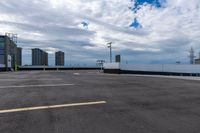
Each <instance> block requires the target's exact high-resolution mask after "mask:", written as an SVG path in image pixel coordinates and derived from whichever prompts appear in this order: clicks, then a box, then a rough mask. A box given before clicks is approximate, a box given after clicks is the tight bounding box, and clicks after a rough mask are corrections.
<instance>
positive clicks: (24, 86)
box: [0, 70, 200, 133]
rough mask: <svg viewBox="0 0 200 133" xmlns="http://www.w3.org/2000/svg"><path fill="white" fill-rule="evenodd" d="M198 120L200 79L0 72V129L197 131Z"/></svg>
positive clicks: (45, 132)
mask: <svg viewBox="0 0 200 133" xmlns="http://www.w3.org/2000/svg"><path fill="white" fill-rule="evenodd" d="M199 125H200V81H198V80H187V79H177V78H161V77H159V76H157V77H156V76H155V77H151V76H138V75H135V76H134V75H131V76H130V75H113V74H103V73H100V72H98V71H89V70H88V71H22V72H8V73H7V72H5V73H4V72H3V73H0V133H199V132H200V126H199Z"/></svg>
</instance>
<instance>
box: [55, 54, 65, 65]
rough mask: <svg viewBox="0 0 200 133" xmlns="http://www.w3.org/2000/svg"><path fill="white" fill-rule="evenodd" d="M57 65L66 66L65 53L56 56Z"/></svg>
mask: <svg viewBox="0 0 200 133" xmlns="http://www.w3.org/2000/svg"><path fill="white" fill-rule="evenodd" d="M55 65H56V66H64V65H65V53H64V52H62V51H58V52H56V56H55Z"/></svg>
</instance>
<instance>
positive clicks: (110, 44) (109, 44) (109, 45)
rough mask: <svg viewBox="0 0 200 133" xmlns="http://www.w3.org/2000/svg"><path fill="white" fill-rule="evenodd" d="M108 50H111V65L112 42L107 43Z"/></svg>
mask: <svg viewBox="0 0 200 133" xmlns="http://www.w3.org/2000/svg"><path fill="white" fill-rule="evenodd" d="M107 44H108V48H110V63H112V42H109V43H107Z"/></svg>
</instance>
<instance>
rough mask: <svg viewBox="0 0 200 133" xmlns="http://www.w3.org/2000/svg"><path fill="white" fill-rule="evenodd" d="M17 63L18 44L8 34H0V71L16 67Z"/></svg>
mask: <svg viewBox="0 0 200 133" xmlns="http://www.w3.org/2000/svg"><path fill="white" fill-rule="evenodd" d="M16 65H17V45H16V43H15V42H14V41H13V39H12V38H11V37H9V36H7V35H0V71H1V70H11V69H15V68H16Z"/></svg>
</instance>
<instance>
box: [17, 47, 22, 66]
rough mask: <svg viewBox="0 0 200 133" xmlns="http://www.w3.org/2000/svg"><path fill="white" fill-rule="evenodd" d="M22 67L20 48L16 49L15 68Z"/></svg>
mask: <svg viewBox="0 0 200 133" xmlns="http://www.w3.org/2000/svg"><path fill="white" fill-rule="evenodd" d="M21 65H22V48H20V47H17V66H21Z"/></svg>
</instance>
